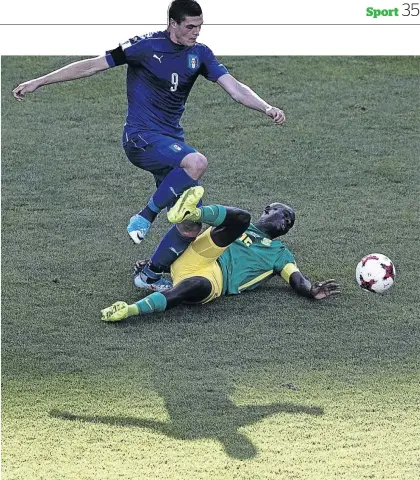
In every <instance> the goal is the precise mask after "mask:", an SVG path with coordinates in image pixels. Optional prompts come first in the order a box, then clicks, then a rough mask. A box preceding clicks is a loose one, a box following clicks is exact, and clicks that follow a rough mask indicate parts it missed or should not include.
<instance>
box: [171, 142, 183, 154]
mask: <svg viewBox="0 0 420 480" xmlns="http://www.w3.org/2000/svg"><path fill="white" fill-rule="evenodd" d="M170 147H171V148H172V150H175V152H180V151H181V150H182V147H181V145H180V144H179V143H173V144H172V145H170Z"/></svg>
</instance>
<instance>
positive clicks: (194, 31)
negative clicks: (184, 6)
mask: <svg viewBox="0 0 420 480" xmlns="http://www.w3.org/2000/svg"><path fill="white" fill-rule="evenodd" d="M202 24H203V15H200V16H199V17H185V20H183V21H182V22H181V23H176V22H175V21H174V20H171V21H170V26H171V33H172V35H171V40H172V41H173V42H175V43H178V44H179V45H185V46H187V47H192V46H194V45H195V43H196V42H197V37H198V36H199V35H200V30H201V25H202Z"/></svg>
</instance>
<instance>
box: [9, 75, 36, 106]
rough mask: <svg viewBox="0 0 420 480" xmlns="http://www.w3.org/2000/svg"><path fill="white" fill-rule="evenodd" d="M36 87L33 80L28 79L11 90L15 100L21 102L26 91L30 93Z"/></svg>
mask: <svg viewBox="0 0 420 480" xmlns="http://www.w3.org/2000/svg"><path fill="white" fill-rule="evenodd" d="M37 88H38V84H37V82H36V81H35V80H29V81H28V82H25V83H21V84H20V85H18V86H17V87H16V88H15V89H14V90H13V96H14V97H15V98H16V100H19V102H21V101H22V100H23V99H24V97H25V95H26V94H27V93H32V92H34V91H35V90H36V89H37Z"/></svg>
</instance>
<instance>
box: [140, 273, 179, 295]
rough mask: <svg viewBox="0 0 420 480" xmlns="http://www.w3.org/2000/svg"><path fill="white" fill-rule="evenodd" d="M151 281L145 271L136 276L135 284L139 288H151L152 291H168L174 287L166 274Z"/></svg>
mask: <svg viewBox="0 0 420 480" xmlns="http://www.w3.org/2000/svg"><path fill="white" fill-rule="evenodd" d="M149 282H150V279H149V277H148V276H147V275H146V274H144V273H143V272H140V273H138V274H137V275H136V276H135V277H134V285H135V286H136V287H137V288H145V289H146V290H150V291H151V292H161V293H162V292H167V291H168V290H170V289H171V288H172V287H173V285H172V282H171V281H170V280H168V279H167V278H165V277H164V276H161V277H160V278H158V279H157V280H155V281H152V282H150V283H149Z"/></svg>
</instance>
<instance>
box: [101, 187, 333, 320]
mask: <svg viewBox="0 0 420 480" xmlns="http://www.w3.org/2000/svg"><path fill="white" fill-rule="evenodd" d="M203 191H204V189H203V187H201V186H197V187H191V188H190V189H188V190H186V191H185V192H184V193H183V194H182V195H181V197H180V199H179V200H178V201H177V203H176V204H175V205H174V206H173V207H172V208H171V209H170V210H169V212H168V219H169V221H171V222H172V223H178V222H181V221H183V220H185V219H188V220H190V221H193V222H203V223H206V224H208V225H210V226H212V227H213V228H208V229H207V230H205V231H204V232H203V233H202V234H201V235H200V236H198V237H197V238H196V239H195V240H194V242H192V243H191V245H190V246H189V247H188V248H187V249H186V250H185V252H184V253H183V254H182V255H181V256H180V257H179V258H178V259H177V260H176V261H175V262H174V263H173V264H172V266H171V275H172V279H173V284H174V286H173V288H171V289H169V290H166V291H163V292H154V293H152V294H151V295H148V296H147V297H145V298H143V299H142V300H139V301H138V302H136V303H133V304H131V305H128V304H127V303H125V302H116V303H114V304H113V305H111V306H110V307H108V308H105V309H103V310H102V312H101V313H102V320H104V321H119V320H123V319H124V318H127V317H129V316H133V315H142V314H145V313H153V312H162V311H165V310H168V309H170V308H173V307H176V306H177V305H179V304H180V303H183V302H189V303H199V304H200V303H201V304H204V303H207V302H210V301H211V300H214V299H215V298H217V297H220V296H221V295H235V294H238V293H241V292H243V291H245V290H251V289H254V288H256V287H258V286H259V285H260V284H261V283H262V282H263V281H264V280H267V279H268V278H270V277H272V276H274V275H279V276H281V277H282V278H283V279H284V280H285V281H286V282H288V283H289V284H290V286H291V287H292V289H293V290H294V291H295V292H296V293H298V294H299V295H302V296H304V297H308V298H312V299H316V300H320V299H323V298H326V297H329V296H331V295H335V294H338V293H340V287H339V285H338V283H336V282H335V280H326V281H323V282H314V283H311V282H310V281H309V280H308V279H307V278H305V277H304V276H303V275H302V273H301V272H300V271H299V269H298V267H297V265H296V262H295V260H294V257H293V255H292V253H291V252H290V251H289V249H288V248H287V247H286V246H285V245H284V244H283V243H282V242H281V241H280V240H278V239H277V237H279V236H282V235H285V234H286V233H287V232H288V231H289V230H290V229H291V228H292V227H293V225H294V222H295V213H294V211H293V209H292V208H291V207H289V206H288V205H284V204H282V203H272V204H270V205H268V206H267V207H266V208H265V209H264V211H263V214H262V215H261V217H260V219H259V220H258V221H257V222H256V223H255V224H252V223H250V221H251V216H250V214H249V213H248V212H247V211H245V210H240V209H237V208H232V207H224V206H222V205H210V206H201V207H197V204H198V202H199V200H200V199H201V197H202V195H203Z"/></svg>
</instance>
